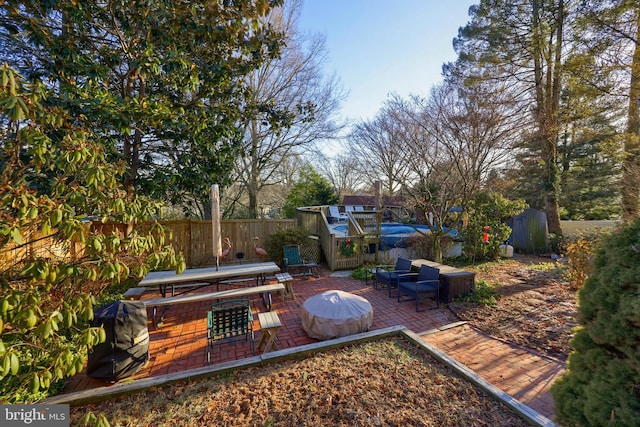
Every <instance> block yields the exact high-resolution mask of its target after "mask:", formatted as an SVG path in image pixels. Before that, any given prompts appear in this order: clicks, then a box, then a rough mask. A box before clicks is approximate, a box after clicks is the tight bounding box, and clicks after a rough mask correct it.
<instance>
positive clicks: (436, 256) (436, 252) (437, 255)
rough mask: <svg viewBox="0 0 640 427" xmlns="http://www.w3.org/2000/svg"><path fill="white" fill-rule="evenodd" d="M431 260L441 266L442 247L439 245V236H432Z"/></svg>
mask: <svg viewBox="0 0 640 427" xmlns="http://www.w3.org/2000/svg"><path fill="white" fill-rule="evenodd" d="M432 235H433V260H434V261H435V262H437V263H440V264H442V245H441V244H440V234H439V233H438V234H433V233H432Z"/></svg>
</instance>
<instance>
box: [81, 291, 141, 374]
mask: <svg viewBox="0 0 640 427" xmlns="http://www.w3.org/2000/svg"><path fill="white" fill-rule="evenodd" d="M91 325H92V326H100V325H103V326H104V330H105V332H106V335H107V339H106V341H105V342H103V343H100V344H98V345H96V346H95V347H94V348H93V350H92V351H91V352H89V360H88V362H87V375H88V376H90V377H92V378H99V379H105V380H114V381H117V380H120V379H123V378H127V377H130V376H131V375H134V374H135V373H136V372H138V371H139V370H140V368H142V367H143V366H144V364H145V363H146V362H147V360H149V330H148V329H147V309H146V307H145V305H144V303H143V302H141V301H116V302H114V303H111V304H108V305H105V306H102V307H99V308H97V309H95V311H94V319H93V321H92V322H91Z"/></svg>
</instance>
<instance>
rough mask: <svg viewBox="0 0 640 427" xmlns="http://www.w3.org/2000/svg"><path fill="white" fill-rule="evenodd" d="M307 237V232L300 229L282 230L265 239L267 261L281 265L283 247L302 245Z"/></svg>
mask: <svg viewBox="0 0 640 427" xmlns="http://www.w3.org/2000/svg"><path fill="white" fill-rule="evenodd" d="M307 236H309V232H307V231H306V230H304V229H302V228H283V229H281V230H278V231H276V232H275V233H273V234H271V235H269V236H268V237H267V239H266V247H265V249H266V250H267V253H268V256H269V259H270V260H271V261H273V262H276V263H279V264H281V263H282V262H283V257H284V253H283V248H284V246H285V245H300V250H301V251H302V249H303V248H302V245H303V243H304V242H305V240H306V239H307ZM301 255H303V254H301Z"/></svg>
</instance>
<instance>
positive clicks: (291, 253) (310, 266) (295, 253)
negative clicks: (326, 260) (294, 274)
mask: <svg viewBox="0 0 640 427" xmlns="http://www.w3.org/2000/svg"><path fill="white" fill-rule="evenodd" d="M282 251H283V252H284V269H285V271H286V272H287V273H289V268H300V269H302V276H304V277H305V278H306V277H307V276H310V275H311V274H314V275H315V276H316V277H317V276H318V264H316V263H315V262H312V261H307V260H306V259H304V258H303V257H302V255H300V245H285V246H284V247H283V248H282Z"/></svg>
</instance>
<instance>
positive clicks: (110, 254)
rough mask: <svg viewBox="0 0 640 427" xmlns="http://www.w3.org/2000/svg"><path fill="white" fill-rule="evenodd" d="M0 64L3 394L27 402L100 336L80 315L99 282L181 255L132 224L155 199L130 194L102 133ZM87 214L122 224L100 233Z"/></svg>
mask: <svg viewBox="0 0 640 427" xmlns="http://www.w3.org/2000/svg"><path fill="white" fill-rule="evenodd" d="M0 75H1V78H0V125H1V126H2V128H1V129H0V134H1V135H2V143H1V144H0V173H1V179H2V182H3V184H4V185H3V186H2V192H1V195H2V197H0V207H1V209H0V212H2V220H1V221H0V252H2V254H3V258H2V261H3V262H4V265H3V268H2V269H1V270H0V403H5V402H10V403H23V402H33V401H37V400H40V399H42V398H45V397H47V396H48V395H50V394H51V393H52V392H55V391H57V390H58V388H59V387H60V386H61V385H62V384H63V383H64V380H65V378H67V377H69V376H72V375H74V374H75V373H76V372H79V371H81V370H82V369H83V366H84V362H85V359H86V356H87V351H88V350H89V349H91V348H92V347H93V346H94V345H96V344H98V343H99V342H103V341H104V339H105V332H104V329H102V328H96V327H90V326H89V323H88V321H89V320H91V319H92V317H93V307H94V305H95V304H96V299H97V298H98V297H99V296H100V295H101V294H102V292H103V291H104V290H105V289H106V288H107V287H109V286H116V287H117V285H118V284H120V283H122V282H124V281H126V280H129V279H131V278H139V277H142V276H143V275H144V274H145V273H146V272H147V271H149V270H150V269H160V268H161V269H169V268H177V269H178V270H180V269H183V268H184V260H183V259H182V258H181V257H180V256H176V255H175V253H174V252H173V250H172V249H171V248H170V247H163V246H164V245H165V243H164V239H165V237H166V236H165V234H164V231H163V230H162V227H159V225H158V224H157V223H153V224H152V225H150V226H145V227H142V226H140V225H138V224H137V222H138V221H142V220H145V219H147V218H149V217H150V216H152V215H154V214H156V213H157V212H159V206H157V205H154V204H152V203H150V202H149V201H148V200H145V199H144V198H139V197H136V196H134V195H129V194H127V192H126V191H125V190H124V189H123V188H122V184H121V182H122V181H123V179H122V178H123V175H124V173H125V168H124V165H123V164H121V163H111V162H109V161H108V154H107V153H106V152H105V151H106V150H105V149H104V146H103V145H101V142H102V143H104V141H100V140H99V138H98V137H96V136H95V135H93V134H92V133H91V131H90V130H89V129H84V128H82V127H81V121H79V120H77V119H76V118H74V117H69V116H68V115H67V114H66V112H65V111H64V110H62V109H59V108H57V107H54V106H52V105H50V104H49V103H48V101H47V100H46V98H47V92H46V90H45V89H44V87H43V85H42V84H40V83H38V82H34V83H33V84H29V83H23V81H22V80H21V78H20V76H18V75H16V74H15V73H14V72H13V71H12V70H10V69H8V67H6V66H5V67H4V68H2V69H0ZM44 105H46V106H47V107H46V108H45V107H44ZM10 106H13V107H10ZM87 215H99V216H100V217H101V218H105V219H111V220H114V221H118V222H124V223H127V224H128V225H129V226H130V227H128V229H127V230H126V231H121V230H117V229H116V230H113V231H110V232H103V231H101V230H100V227H97V226H95V225H92V224H90V223H85V222H83V221H82V220H81V219H82V218H83V217H84V216H87ZM38 248H39V249H38ZM5 255H6V257H5ZM178 266H179V267H178ZM119 290H120V289H117V290H116V291H119Z"/></svg>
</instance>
